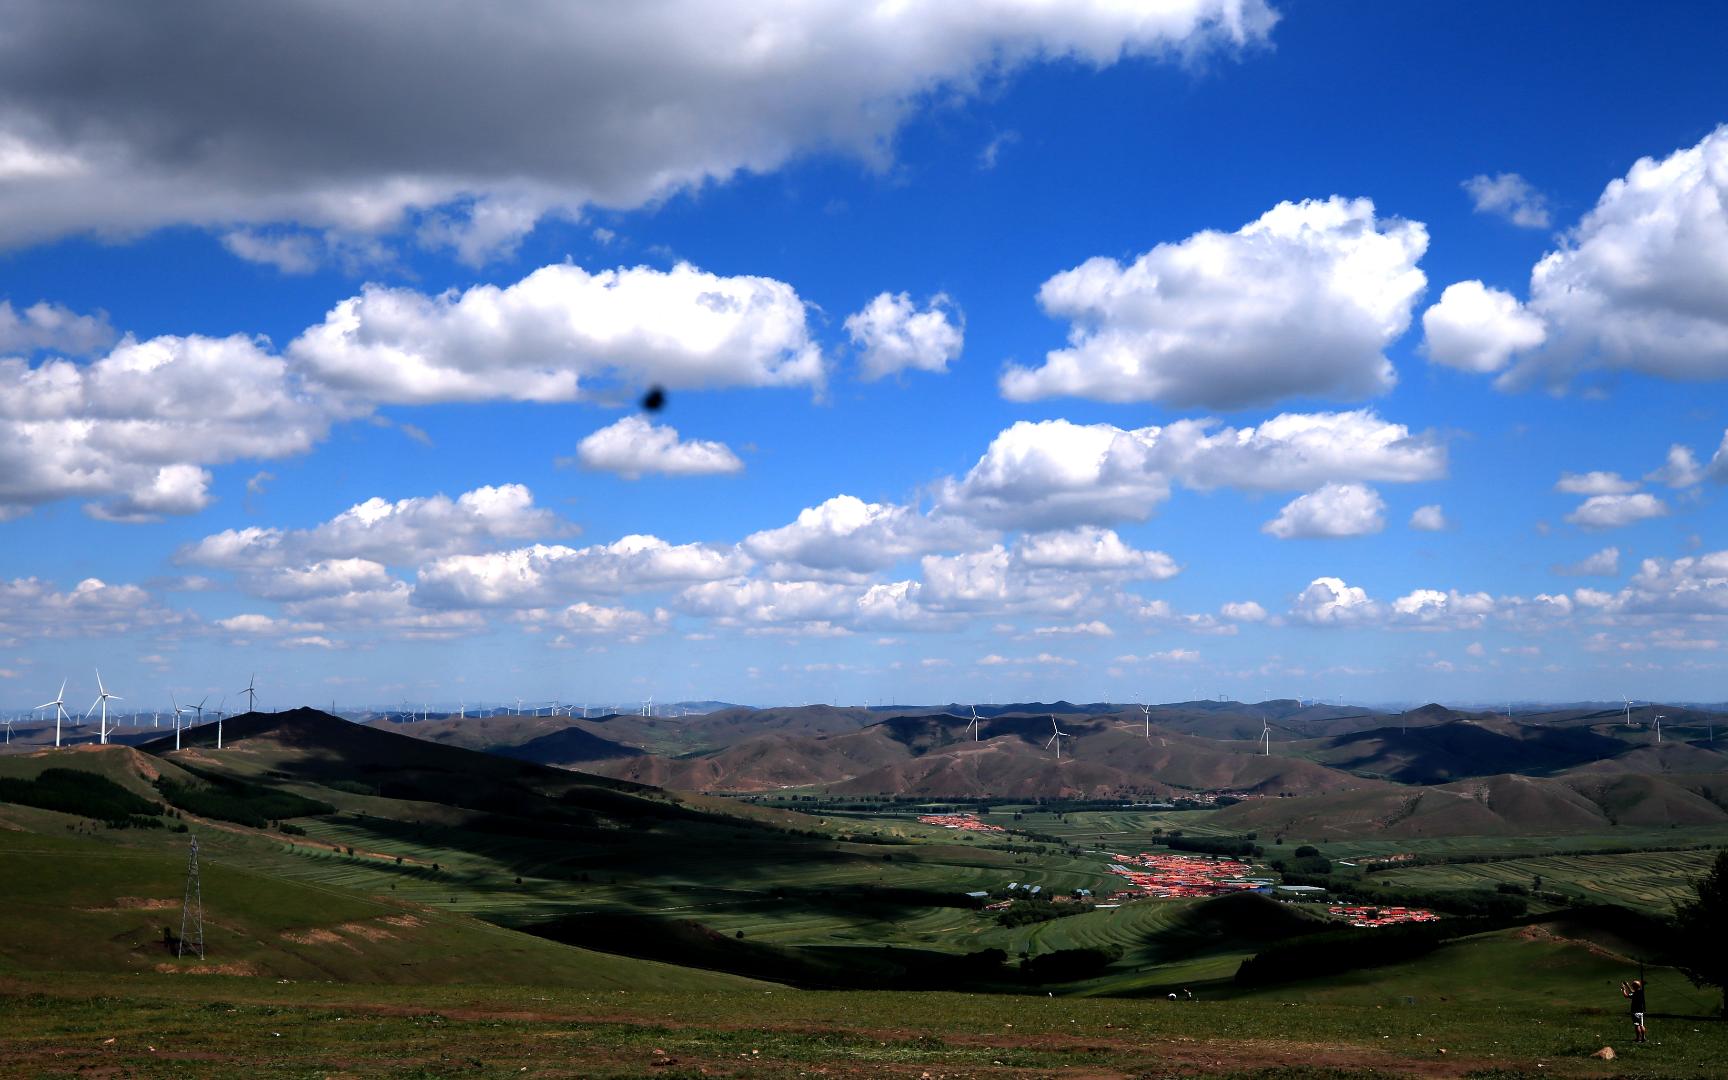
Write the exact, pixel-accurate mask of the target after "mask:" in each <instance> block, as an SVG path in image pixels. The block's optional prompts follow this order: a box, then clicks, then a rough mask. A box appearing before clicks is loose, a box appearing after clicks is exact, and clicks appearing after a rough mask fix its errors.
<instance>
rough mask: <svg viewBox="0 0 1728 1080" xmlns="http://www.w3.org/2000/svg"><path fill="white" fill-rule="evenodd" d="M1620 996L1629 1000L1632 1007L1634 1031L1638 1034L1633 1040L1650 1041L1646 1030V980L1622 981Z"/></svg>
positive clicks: (1636, 1041)
mask: <svg viewBox="0 0 1728 1080" xmlns="http://www.w3.org/2000/svg"><path fill="white" fill-rule="evenodd" d="M1620 996H1621V997H1623V998H1625V999H1626V1000H1627V1002H1628V1003H1629V1004H1630V1006H1631V1009H1632V1033H1633V1035H1635V1036H1636V1038H1634V1039H1633V1040H1632V1041H1633V1042H1635V1043H1641V1042H1649V1041H1650V1040H1649V1039H1648V1038H1647V1037H1646V1036H1645V1032H1644V980H1643V979H1633V980H1632V981H1631V982H1629V983H1621V984H1620Z"/></svg>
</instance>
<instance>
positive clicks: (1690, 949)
mask: <svg viewBox="0 0 1728 1080" xmlns="http://www.w3.org/2000/svg"><path fill="white" fill-rule="evenodd" d="M1692 887H1693V888H1694V889H1695V890H1696V891H1697V894H1698V895H1697V898H1696V899H1694V900H1686V901H1682V902H1681V903H1679V904H1676V905H1675V906H1674V921H1675V922H1676V923H1677V924H1678V926H1679V930H1680V952H1681V955H1682V956H1683V957H1684V959H1683V960H1682V961H1681V963H1680V970H1681V971H1684V972H1685V973H1686V977H1687V978H1689V979H1691V980H1692V983H1693V985H1695V986H1714V987H1717V988H1718V989H1720V990H1721V991H1722V1011H1723V1016H1724V1017H1725V1018H1728V851H1724V852H1721V853H1719V854H1718V855H1717V856H1716V863H1715V865H1713V866H1712V867H1711V868H1710V872H1709V873H1707V874H1705V875H1704V876H1703V877H1702V878H1700V879H1698V880H1697V881H1695V882H1693V885H1692Z"/></svg>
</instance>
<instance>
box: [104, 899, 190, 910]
mask: <svg viewBox="0 0 1728 1080" xmlns="http://www.w3.org/2000/svg"><path fill="white" fill-rule="evenodd" d="M179 906H180V901H178V900H157V899H154V898H152V897H148V896H116V897H115V898H114V902H113V903H112V904H109V905H108V906H107V907H90V908H84V909H83V910H85V911H169V910H172V909H174V908H177V907H179Z"/></svg>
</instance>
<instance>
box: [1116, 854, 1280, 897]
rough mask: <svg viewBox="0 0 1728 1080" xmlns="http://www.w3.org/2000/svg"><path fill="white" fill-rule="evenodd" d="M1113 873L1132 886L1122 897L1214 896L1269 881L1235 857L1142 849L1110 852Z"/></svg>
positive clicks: (1265, 883)
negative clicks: (1132, 852)
mask: <svg viewBox="0 0 1728 1080" xmlns="http://www.w3.org/2000/svg"><path fill="white" fill-rule="evenodd" d="M1110 857H1111V858H1112V859H1114V860H1115V861H1114V862H1113V863H1112V864H1111V865H1110V872H1111V873H1112V874H1120V875H1121V876H1122V877H1124V878H1127V879H1128V881H1129V883H1130V884H1132V885H1133V886H1134V890H1131V891H1129V892H1127V893H1125V894H1122V893H1119V894H1117V895H1118V896H1121V897H1123V898H1130V897H1137V896H1140V895H1150V896H1157V897H1162V898H1166V899H1169V898H1176V897H1186V896H1217V895H1219V894H1221V893H1228V892H1240V891H1242V890H1244V889H1265V888H1267V887H1268V886H1270V885H1271V884H1272V883H1271V881H1269V880H1267V879H1263V878H1250V877H1249V876H1248V873H1249V871H1250V870H1251V869H1252V868H1251V867H1250V866H1249V865H1248V864H1247V863H1245V862H1241V861H1239V860H1236V859H1227V858H1220V857H1215V856H1206V855H1173V854H1171V855H1166V854H1162V853H1157V852H1149V851H1148V852H1141V853H1140V854H1139V855H1111V856H1110Z"/></svg>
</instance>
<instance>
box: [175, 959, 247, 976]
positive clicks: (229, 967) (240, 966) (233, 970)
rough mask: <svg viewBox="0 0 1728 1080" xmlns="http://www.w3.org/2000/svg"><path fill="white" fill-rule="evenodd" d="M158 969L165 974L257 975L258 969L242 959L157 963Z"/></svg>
mask: <svg viewBox="0 0 1728 1080" xmlns="http://www.w3.org/2000/svg"><path fill="white" fill-rule="evenodd" d="M156 970H157V971H160V972H161V973H162V974H164V975H256V974H258V969H257V968H255V967H253V966H252V965H251V964H247V963H242V962H240V961H230V962H229V963H226V964H192V965H189V966H185V967H182V966H181V965H179V964H157V965H156Z"/></svg>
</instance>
